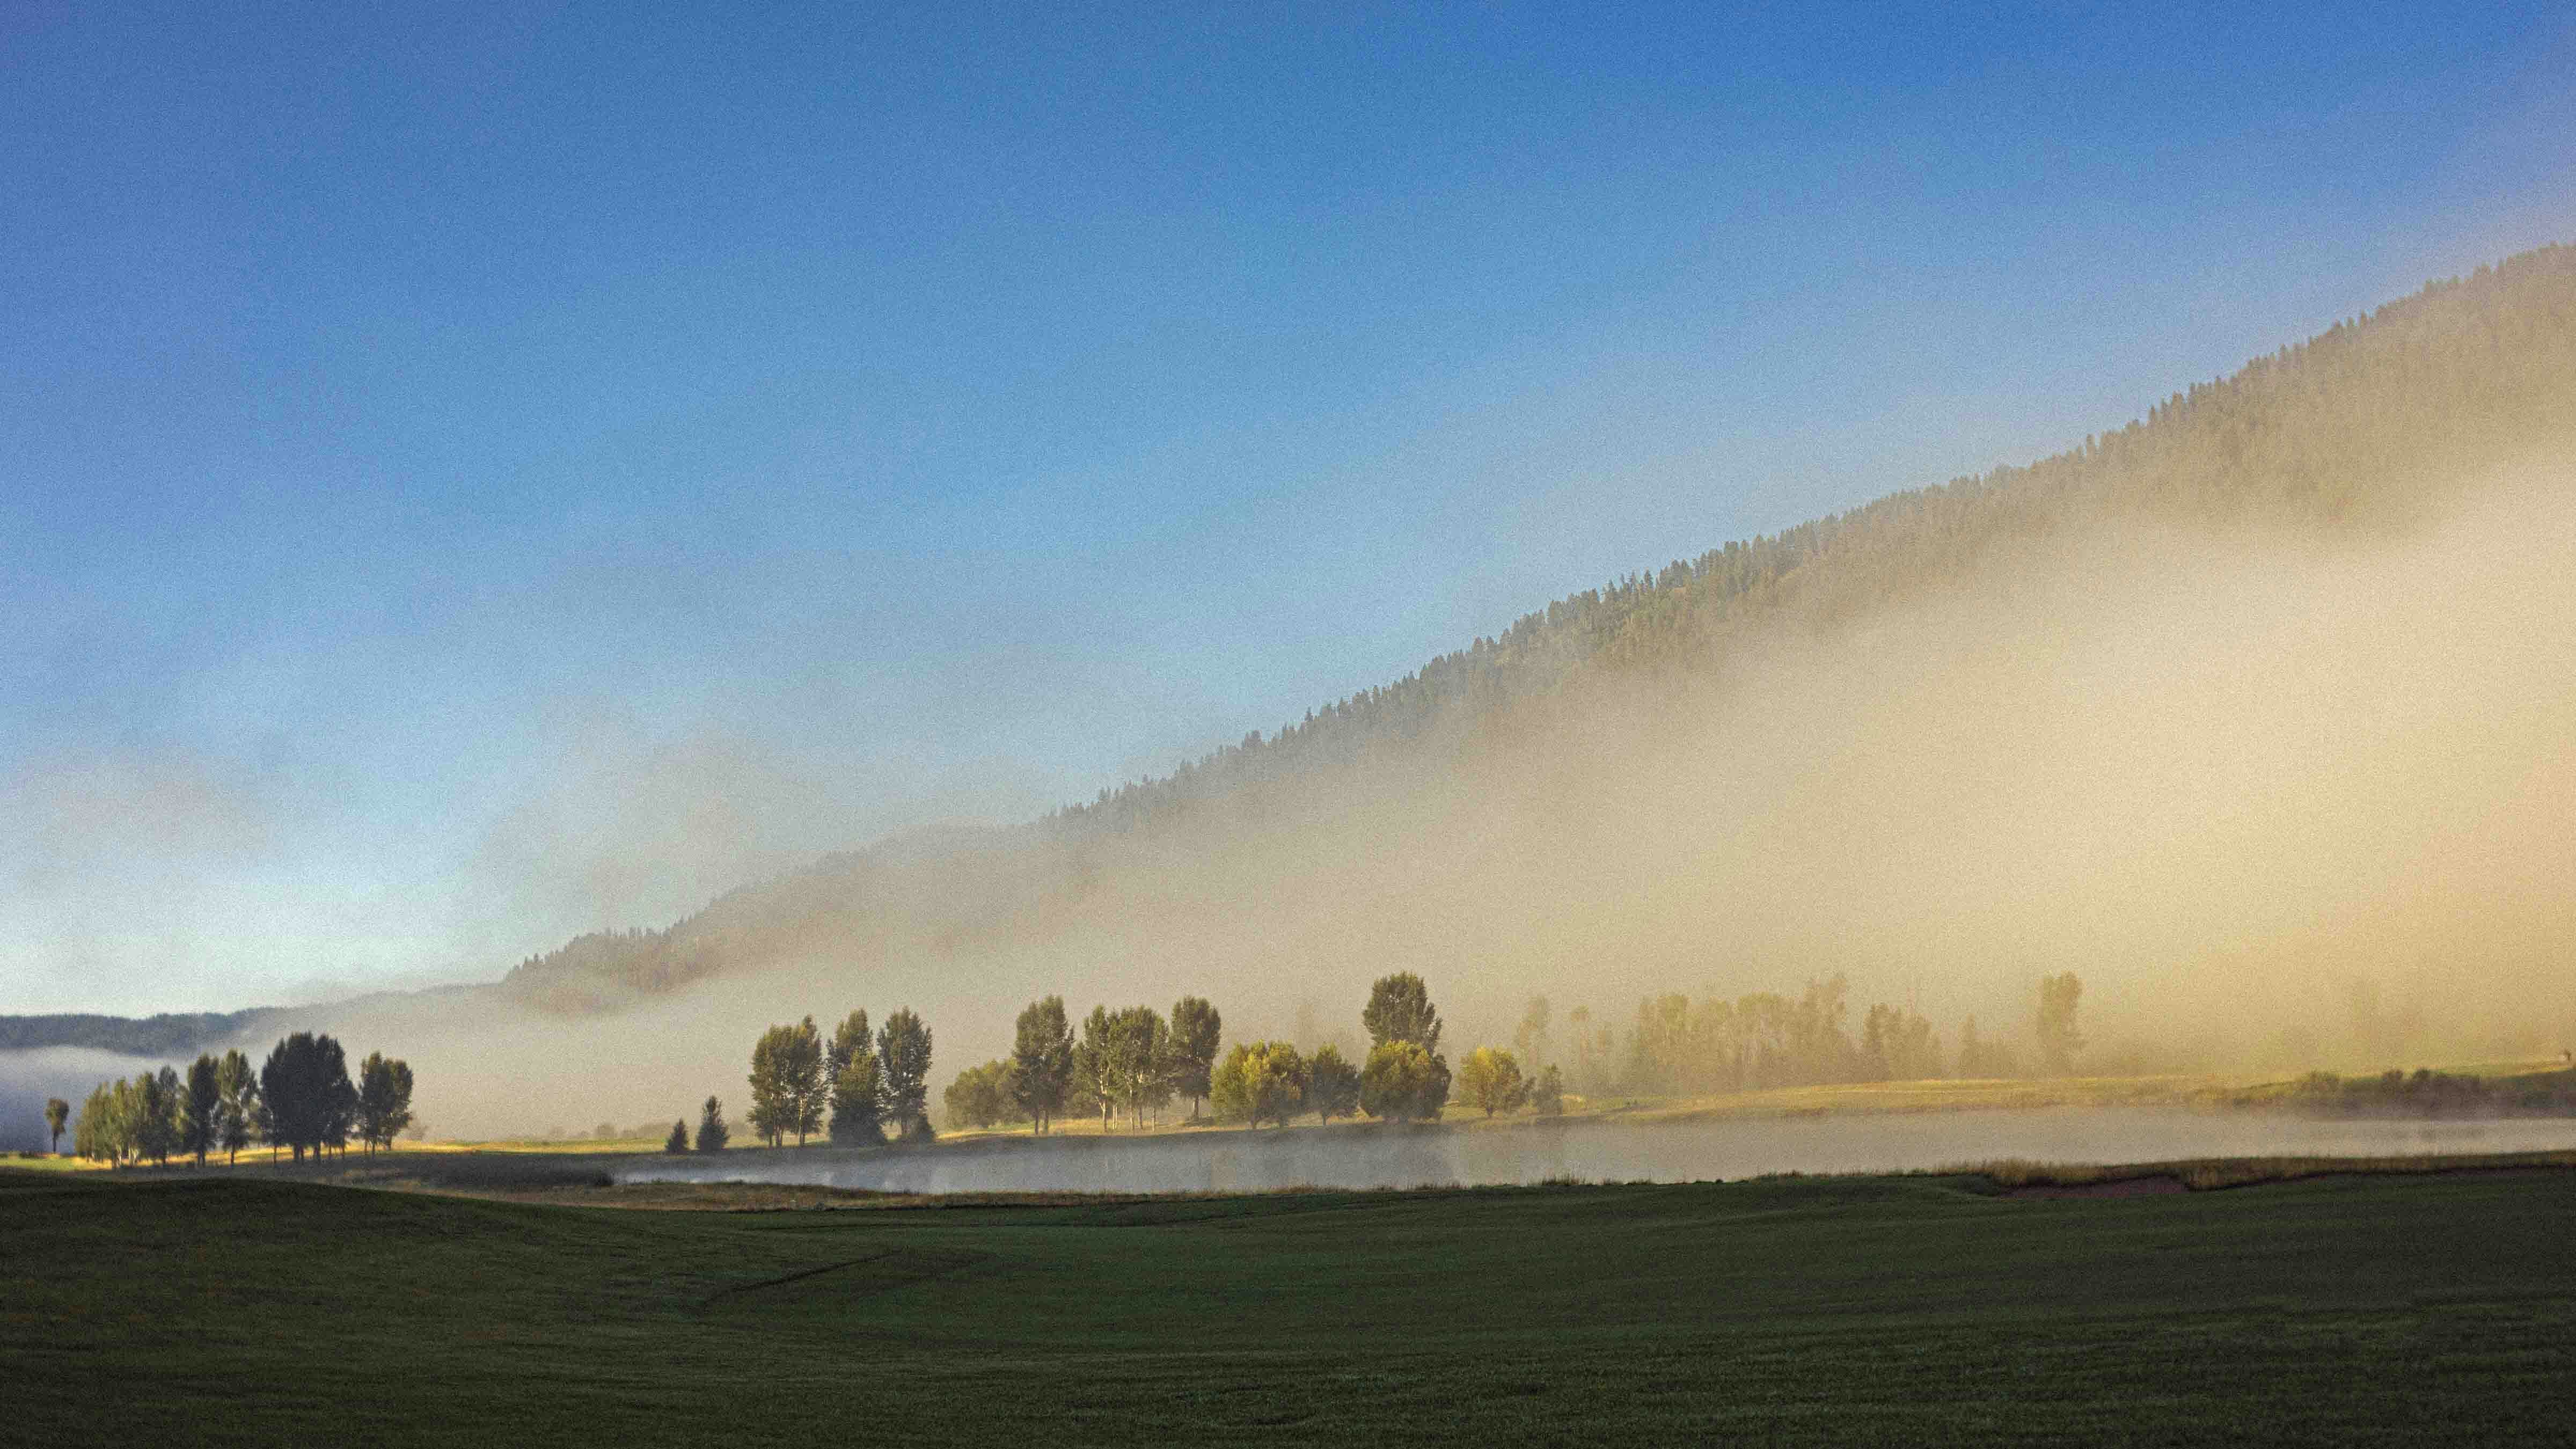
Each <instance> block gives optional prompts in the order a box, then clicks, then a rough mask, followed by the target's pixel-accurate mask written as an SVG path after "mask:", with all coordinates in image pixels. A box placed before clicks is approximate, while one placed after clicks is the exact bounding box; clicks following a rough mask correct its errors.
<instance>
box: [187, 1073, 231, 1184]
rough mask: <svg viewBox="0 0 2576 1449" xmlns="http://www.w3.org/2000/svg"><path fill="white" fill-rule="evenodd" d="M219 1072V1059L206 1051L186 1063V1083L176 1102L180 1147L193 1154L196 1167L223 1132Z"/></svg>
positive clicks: (202, 1162)
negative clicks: (177, 1103)
mask: <svg viewBox="0 0 2576 1449" xmlns="http://www.w3.org/2000/svg"><path fill="white" fill-rule="evenodd" d="M222 1073H223V1065H222V1063H220V1062H217V1061H216V1060H215V1059H214V1057H213V1056H211V1055H209V1054H206V1053H202V1052H201V1053H199V1054H198V1056H197V1059H196V1060H195V1061H193V1062H190V1063H189V1064H188V1083H187V1087H186V1088H185V1090H184V1092H183V1093H182V1095H181V1098H180V1102H179V1150H180V1151H182V1152H185V1153H187V1154H189V1155H190V1156H192V1157H194V1158H196V1159H197V1165H198V1166H199V1167H203V1166H205V1165H206V1154H207V1153H208V1152H209V1151H212V1150H213V1149H214V1148H215V1147H216V1145H217V1144H218V1142H219V1140H220V1138H221V1136H222V1133H223V1106H224V1089H223V1081H222Z"/></svg>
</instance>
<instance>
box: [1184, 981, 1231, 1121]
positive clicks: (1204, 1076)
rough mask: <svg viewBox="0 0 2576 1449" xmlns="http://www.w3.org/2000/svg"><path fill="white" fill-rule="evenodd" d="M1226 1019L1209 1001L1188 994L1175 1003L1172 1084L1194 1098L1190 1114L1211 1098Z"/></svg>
mask: <svg viewBox="0 0 2576 1449" xmlns="http://www.w3.org/2000/svg"><path fill="white" fill-rule="evenodd" d="M1224 1029H1225V1021H1224V1018H1223V1017H1221V1016H1219V1015H1218V1014H1217V1009H1216V1008H1215V1007H1214V1006H1212V1005H1210V1004H1209V1003H1208V1002H1207V1001H1206V1000H1204V999H1203V998H1200V997H1196V996H1184V997H1182V998H1181V999H1180V1000H1178V1001H1175V1002H1173V1003H1172V1027H1171V1032H1172V1038H1171V1054H1172V1056H1171V1068H1172V1070H1171V1087H1172V1090H1173V1091H1175V1092H1178V1093H1179V1094H1181V1095H1182V1096H1184V1097H1187V1098H1189V1099H1190V1116H1192V1117H1193V1118H1195V1117H1197V1116H1198V1115H1199V1106H1200V1104H1201V1103H1203V1102H1205V1101H1206V1100H1207V1094H1208V1074H1209V1073H1211V1072H1213V1071H1215V1070H1216V1054H1217V1046H1218V1039H1219V1036H1220V1034H1221V1033H1222V1032H1223V1031H1224Z"/></svg>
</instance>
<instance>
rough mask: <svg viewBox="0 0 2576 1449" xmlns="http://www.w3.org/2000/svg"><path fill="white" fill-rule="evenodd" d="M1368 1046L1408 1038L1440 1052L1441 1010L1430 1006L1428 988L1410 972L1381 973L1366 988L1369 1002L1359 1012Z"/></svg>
mask: <svg viewBox="0 0 2576 1449" xmlns="http://www.w3.org/2000/svg"><path fill="white" fill-rule="evenodd" d="M1360 1025H1362V1026H1364V1027H1366V1028H1368V1034H1369V1045H1370V1046H1371V1047H1382V1046H1385V1045H1386V1044H1387V1043H1388V1042H1397V1041H1409V1042H1412V1043H1414V1044H1415V1045H1417V1046H1419V1047H1421V1048H1422V1049H1423V1050H1424V1051H1426V1052H1429V1053H1430V1054H1432V1055H1433V1056H1438V1055H1439V1054H1440V1013H1438V1012H1437V1011H1434V1010H1432V1009H1431V989H1430V988H1429V987H1427V986H1425V985H1423V984H1422V978H1421V977H1419V976H1416V975H1414V974H1413V973H1412V972H1410V971H1398V972H1396V973H1395V974H1394V975H1392V976H1381V977H1379V978H1378V979H1377V983H1376V984H1375V985H1373V986H1371V987H1370V988H1369V999H1368V1005H1367V1006H1366V1007H1364V1008H1362V1010H1361V1011H1360Z"/></svg>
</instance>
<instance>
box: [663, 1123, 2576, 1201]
mask: <svg viewBox="0 0 2576 1449" xmlns="http://www.w3.org/2000/svg"><path fill="white" fill-rule="evenodd" d="M2568 1148H2576V1118H2563V1117H2559V1118H2500V1119H2446V1120H2441V1121H2381V1120H2342V1119H2338V1120H2331V1121H2319V1120H2310V1119H2305V1118H2296V1117H2280V1116H2271V1115H2264V1114H2254V1113H2230V1114H2217V1113H2203V1112H2192V1111H2184V1110H2179V1109H2168V1108H2139V1107H2123V1108H2104V1109H2062V1110H2061V1109H2050V1110H2041V1111H1981V1112H1940V1113H1924V1114H1919V1115H1903V1116H1855V1117H1808V1118H1796V1119H1789V1120H1779V1121H1751V1122H1744V1121H1737V1122H1679V1123H1670V1124H1662V1125H1623V1124H1618V1123H1598V1122H1594V1123H1578V1124H1567V1125H1560V1126H1547V1125H1535V1124H1533V1125H1528V1126H1515V1127H1512V1128H1509V1129H1506V1130H1500V1131H1477V1132H1451V1131H1442V1130H1439V1129H1427V1130H1426V1129H1419V1128H1416V1129H1405V1128H1394V1127H1377V1126H1361V1127H1347V1126H1337V1127H1334V1128H1331V1129H1328V1130H1322V1131H1318V1130H1315V1129H1313V1128H1311V1127H1296V1128H1290V1129H1287V1130H1284V1131H1283V1130H1280V1129H1278V1128H1265V1129H1263V1130H1261V1131H1259V1132H1202V1133H1191V1134H1188V1135H1183V1136H1169V1137H1139V1138H1133V1139H1125V1140H1122V1139H1119V1138H1115V1137H1112V1138H1105V1139H1104V1138H1096V1137H1069V1138H1052V1139H1045V1140H1040V1141H1030V1140H1028V1139H1024V1138H1023V1139H1004V1140H1001V1141H996V1142H989V1143H959V1144H953V1145H949V1146H943V1147H937V1148H930V1149H923V1150H903V1149H890V1150H884V1151H873V1152H852V1151H841V1150H837V1149H832V1148H828V1147H813V1148H807V1149H805V1150H803V1151H800V1152H794V1153H760V1154H756V1155H745V1156H742V1157H739V1158H734V1159H731V1160H726V1159H716V1160H712V1161H699V1160H694V1159H690V1158H674V1159H672V1160H670V1161H668V1162H657V1163H653V1164H650V1165H642V1166H638V1167H635V1168H633V1169H631V1170H629V1171H627V1172H624V1173H622V1174H620V1175H621V1176H622V1177H623V1178H625V1179H626V1180H627V1181H630V1182H674V1181H680V1182H686V1181H740V1182H784V1183H800V1184H811V1185H816V1186H831V1187H852V1188H875V1189H880V1190H885V1191H896V1192H996V1191H1079V1192H1190V1191H1218V1192H1226V1191H1257V1190H1259V1189H1263V1188H1274V1187H1295V1186H1299V1185H1309V1184H1310V1185H1313V1186H1318V1187H1414V1186H1419V1185H1422V1184H1426V1183H1430V1184H1463V1185H1486V1184H1499V1183H1531V1182H1538V1181H1541V1180H1543V1179H1546V1178H1551V1177H1579V1178H1586V1179H1594V1180H1601V1179H1608V1180H1613V1181H1632V1180H1635V1179H1639V1178H1645V1179H1651V1180H1653V1181H1657V1182H1691V1181H1700V1180H1706V1179H1711V1178H1738V1177H1752V1176H1756V1175H1759V1174H1762V1173H1772V1172H1884V1171H1899V1170H1905V1169H1913V1168H1938V1167H1947V1166H1952V1165H1955V1164H1959V1163H1966V1162H1978V1161H1988V1160H1992V1159H1995V1158H2002V1157H2020V1158H2030V1159H2034V1160H2037V1161H2043V1162H2069V1163H2074V1162H2094V1163H2109V1162H2151V1161H2161V1160H2166V1159H2172V1158H2185V1157H2253V1156H2270V1155H2279V1154H2295V1155H2309V1154H2314V1155H2321V1156H2431V1155H2437V1154H2442V1153H2460V1152H2526V1151H2540V1150H2552V1149H2568Z"/></svg>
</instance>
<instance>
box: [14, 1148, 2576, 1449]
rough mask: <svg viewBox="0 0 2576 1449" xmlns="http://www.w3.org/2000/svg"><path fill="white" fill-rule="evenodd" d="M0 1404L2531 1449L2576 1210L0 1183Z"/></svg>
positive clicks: (1964, 1185)
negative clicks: (2524, 1444) (2516, 1446)
mask: <svg viewBox="0 0 2576 1449" xmlns="http://www.w3.org/2000/svg"><path fill="white" fill-rule="evenodd" d="M0 1383H5V1384H6V1385H7V1406H6V1408H5V1410H0V1437H6V1438H8V1439H10V1440H12V1441H15V1442H25V1443H41V1444H65V1443H85V1442H98V1443H107V1442H114V1443H119V1444H165V1443H182V1442H241V1443H253V1442H257V1443H272V1442H307V1443H323V1442H378V1443H387V1442H423V1441H436V1442H462V1443H475V1444H481V1445H511V1444H526V1443H558V1442H559V1443H614V1444H621V1445H640V1444H662V1443H706V1442H716V1441H719V1440H726V1439H733V1440H739V1441H741V1442H776V1443H785V1442H825V1443H842V1442H868V1443H876V1442H892V1443H910V1444H928V1443H946V1442H956V1441H961V1440H964V1441H1016V1442H1019V1443H1024V1444H1029V1445H1033V1446H1034V1445H1041V1444H1051V1443H1059V1442H1079V1443H1135V1442H1150V1441H1169V1440H1181V1439H1190V1440H1206V1439H1210V1438H1214V1437H1216V1436H1220V1435H1222V1436H1224V1437H1226V1438H1227V1439H1230V1440H1250V1441H1258V1442H1283V1443H1294V1442H1310V1441H1311V1442H1354V1441H1368V1442H1377V1443H1432V1442H1442V1443H1446V1442H1481V1443H1492V1442H1504V1441H1510V1442H1560V1443H1562V1442H1576V1443H1602V1444H1635V1443H1655V1442H1682V1441H1692V1440H1706V1439H1712V1438H1718V1437H1730V1438H1731V1437H1739V1436H1740V1437H1747V1438H1756V1439H1761V1440H1766V1441H1792V1442H1809V1441H1816V1442H1823V1441H1833V1442H1924V1441H1950V1442H1988V1441H1993V1440H1998V1439H2021V1440H2039V1441H2051V1440H2053V1441H2060V1442H2104V1441H2112V1442H2221V1441H2227V1442H2305V1443H2320V1444H2323V1443H2334V1444H2351V1443H2388V1444H2398V1443H2404V1444H2423V1443H2460V1444H2492V1443H2497V1442H2505V1441H2541V1442H2565V1441H2566V1439H2567V1438H2568V1436H2569V1435H2570V1434H2571V1432H2576V1407H2571V1402H2576V1392H2571V1390H2576V1173H2570V1172H2566V1171H2536V1170H2535V1171H2514V1172H2479V1173H2460V1174H2452V1175H2444V1176H2395V1177H2390V1176H2380V1177H2352V1178H2328V1179H2322V1180H2315V1181H2307V1182H2299V1183H2289V1184H2279V1185H2271V1186H2263V1187H2255V1188H2245V1189H2238V1190H2233V1191H2226V1192H2204V1193H2192V1194H2188V1195H2174V1196H2160V1197H2136V1198H2101V1199H2060V1200H2025V1199H2009V1198H2002V1197H1997V1196H1994V1195H1992V1190H1991V1188H1990V1187H1989V1186H1988V1185H1986V1184H1984V1183H1983V1182H1975V1181H1952V1180H1939V1179H1925V1178H1916V1179H1786V1180H1770V1181H1760V1182H1748V1183H1734V1184H1726V1185H1714V1184H1710V1185H1695V1186H1676V1187H1644V1186H1637V1187H1569V1188H1530V1189H1510V1190H1487V1191H1463V1192H1423V1193H1403V1194H1396V1193H1372V1194H1332V1193H1308V1194H1293V1195H1280V1196H1270V1197H1252V1198H1234V1199H1206V1200H1187V1199H1166V1200H1157V1201H1147V1202H1129V1203H1111V1202H1101V1203H1086V1204H1080V1205H1075V1206H1057V1207H1001V1208H996V1207H978V1208H960V1207H948V1208H928V1209H902V1210H895V1209H875V1210H859V1211H836V1212H815V1211H796V1212H771V1213H708V1212H685V1213H684V1212H639V1211H619V1210H613V1209H600V1208H570V1207H543V1206H527V1205H521V1204H515V1203H502V1202H487V1201H472V1200H464V1199H458V1198H448V1197H437V1196H429V1195H424V1194H413V1193H392V1192H375V1191H366V1190H360V1189H353V1188H345V1187H330V1186H321V1185H314V1184H306V1183H295V1182H278V1181H259V1180H250V1179H242V1178H221V1177H216V1178H207V1179H199V1180H186V1179H179V1180H168V1179H164V1180H159V1181H145V1182H102V1181H100V1180H99V1179H97V1178H95V1177H79V1178H75V1177H70V1176H67V1175H62V1174H42V1175H39V1174H29V1173H0ZM817 1436H819V1437H817Z"/></svg>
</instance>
